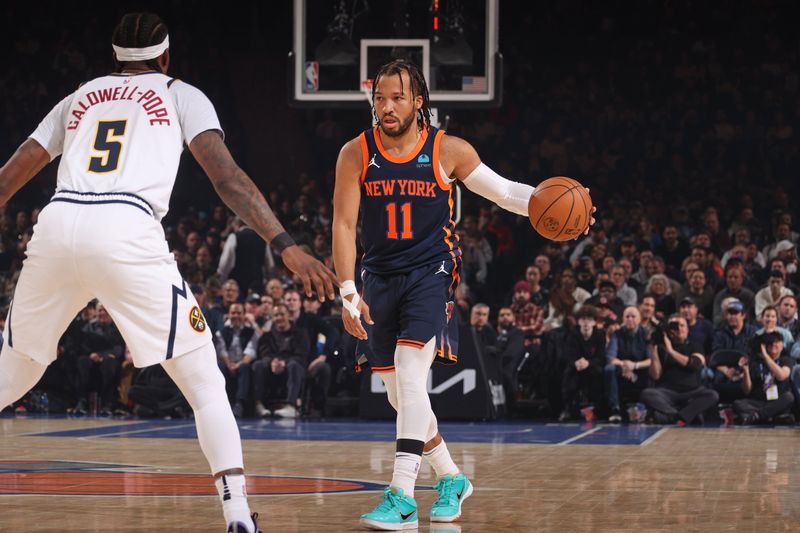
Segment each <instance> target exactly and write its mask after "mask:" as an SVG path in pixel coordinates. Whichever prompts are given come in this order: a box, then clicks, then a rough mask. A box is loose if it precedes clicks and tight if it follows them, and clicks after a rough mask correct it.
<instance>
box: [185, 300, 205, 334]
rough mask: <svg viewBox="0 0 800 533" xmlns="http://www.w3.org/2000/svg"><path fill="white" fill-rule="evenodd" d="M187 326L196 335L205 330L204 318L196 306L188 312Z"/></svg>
mask: <svg viewBox="0 0 800 533" xmlns="http://www.w3.org/2000/svg"><path fill="white" fill-rule="evenodd" d="M189 325H190V326H191V327H192V329H193V330H195V331H196V332H197V333H203V332H204V331H205V330H206V318H205V317H204V316H203V312H202V311H200V308H199V307H197V306H196V305H195V306H194V307H192V308H191V309H190V310H189Z"/></svg>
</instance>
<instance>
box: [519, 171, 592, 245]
mask: <svg viewBox="0 0 800 533" xmlns="http://www.w3.org/2000/svg"><path fill="white" fill-rule="evenodd" d="M528 218H530V219H531V224H533V227H534V228H536V231H538V232H539V234H540V235H541V236H542V237H545V238H546V239H550V240H552V241H568V240H570V239H575V238H577V237H579V236H580V235H581V234H582V233H583V232H584V231H585V230H586V227H587V226H588V225H589V221H590V220H591V219H592V198H591V197H590V196H589V193H588V192H587V191H586V188H585V187H584V186H583V185H581V184H580V183H578V182H577V181H575V180H574V179H572V178H566V177H564V176H557V177H555V178H549V179H546V180H544V181H543V182H541V183H540V184H539V186H538V187H536V189H535V190H534V191H533V194H532V195H531V199H530V200H528Z"/></svg>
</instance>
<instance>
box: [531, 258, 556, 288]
mask: <svg viewBox="0 0 800 533" xmlns="http://www.w3.org/2000/svg"><path fill="white" fill-rule="evenodd" d="M533 263H534V264H535V265H536V266H537V267H539V272H540V273H541V274H542V276H541V281H540V282H539V283H540V284H541V285H542V287H543V288H544V289H545V290H547V291H550V290H551V289H552V288H553V281H554V272H553V271H552V265H551V264H550V258H549V257H548V256H547V255H546V254H539V255H537V256H536V259H534V260H533Z"/></svg>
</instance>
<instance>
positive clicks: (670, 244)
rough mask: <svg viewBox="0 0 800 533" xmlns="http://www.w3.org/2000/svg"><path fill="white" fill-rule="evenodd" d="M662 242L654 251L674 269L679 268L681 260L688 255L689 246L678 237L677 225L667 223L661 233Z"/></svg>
mask: <svg viewBox="0 0 800 533" xmlns="http://www.w3.org/2000/svg"><path fill="white" fill-rule="evenodd" d="M661 235H662V237H663V242H662V243H661V245H660V246H658V247H656V249H655V253H656V255H658V256H659V257H663V258H664V262H665V263H666V264H667V265H668V266H669V267H670V268H672V269H674V270H676V271H677V270H680V269H681V265H682V263H683V260H684V258H685V257H686V256H688V255H689V246H688V245H687V244H686V241H684V240H683V239H681V238H680V233H679V232H678V228H677V226H675V225H673V224H667V225H666V226H664V230H663V231H662V233H661Z"/></svg>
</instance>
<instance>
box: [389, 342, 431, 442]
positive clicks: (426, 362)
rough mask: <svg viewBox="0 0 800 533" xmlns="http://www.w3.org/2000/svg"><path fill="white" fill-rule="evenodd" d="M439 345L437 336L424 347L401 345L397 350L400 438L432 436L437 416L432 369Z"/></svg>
mask: <svg viewBox="0 0 800 533" xmlns="http://www.w3.org/2000/svg"><path fill="white" fill-rule="evenodd" d="M435 346H436V344H435V339H431V340H430V341H428V342H427V343H426V344H425V346H424V347H423V348H421V349H419V348H412V347H410V346H398V347H397V349H396V351H395V362H394V365H395V372H394V374H395V382H396V387H397V400H396V401H397V438H398V439H413V440H421V441H423V442H426V441H427V440H429V439H428V438H427V437H428V433H429V431H430V427H431V421H432V420H434V419H435V418H434V415H433V411H432V410H431V402H430V398H429V397H428V372H429V370H430V367H431V363H433V358H434V350H435ZM434 434H435V433H434Z"/></svg>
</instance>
